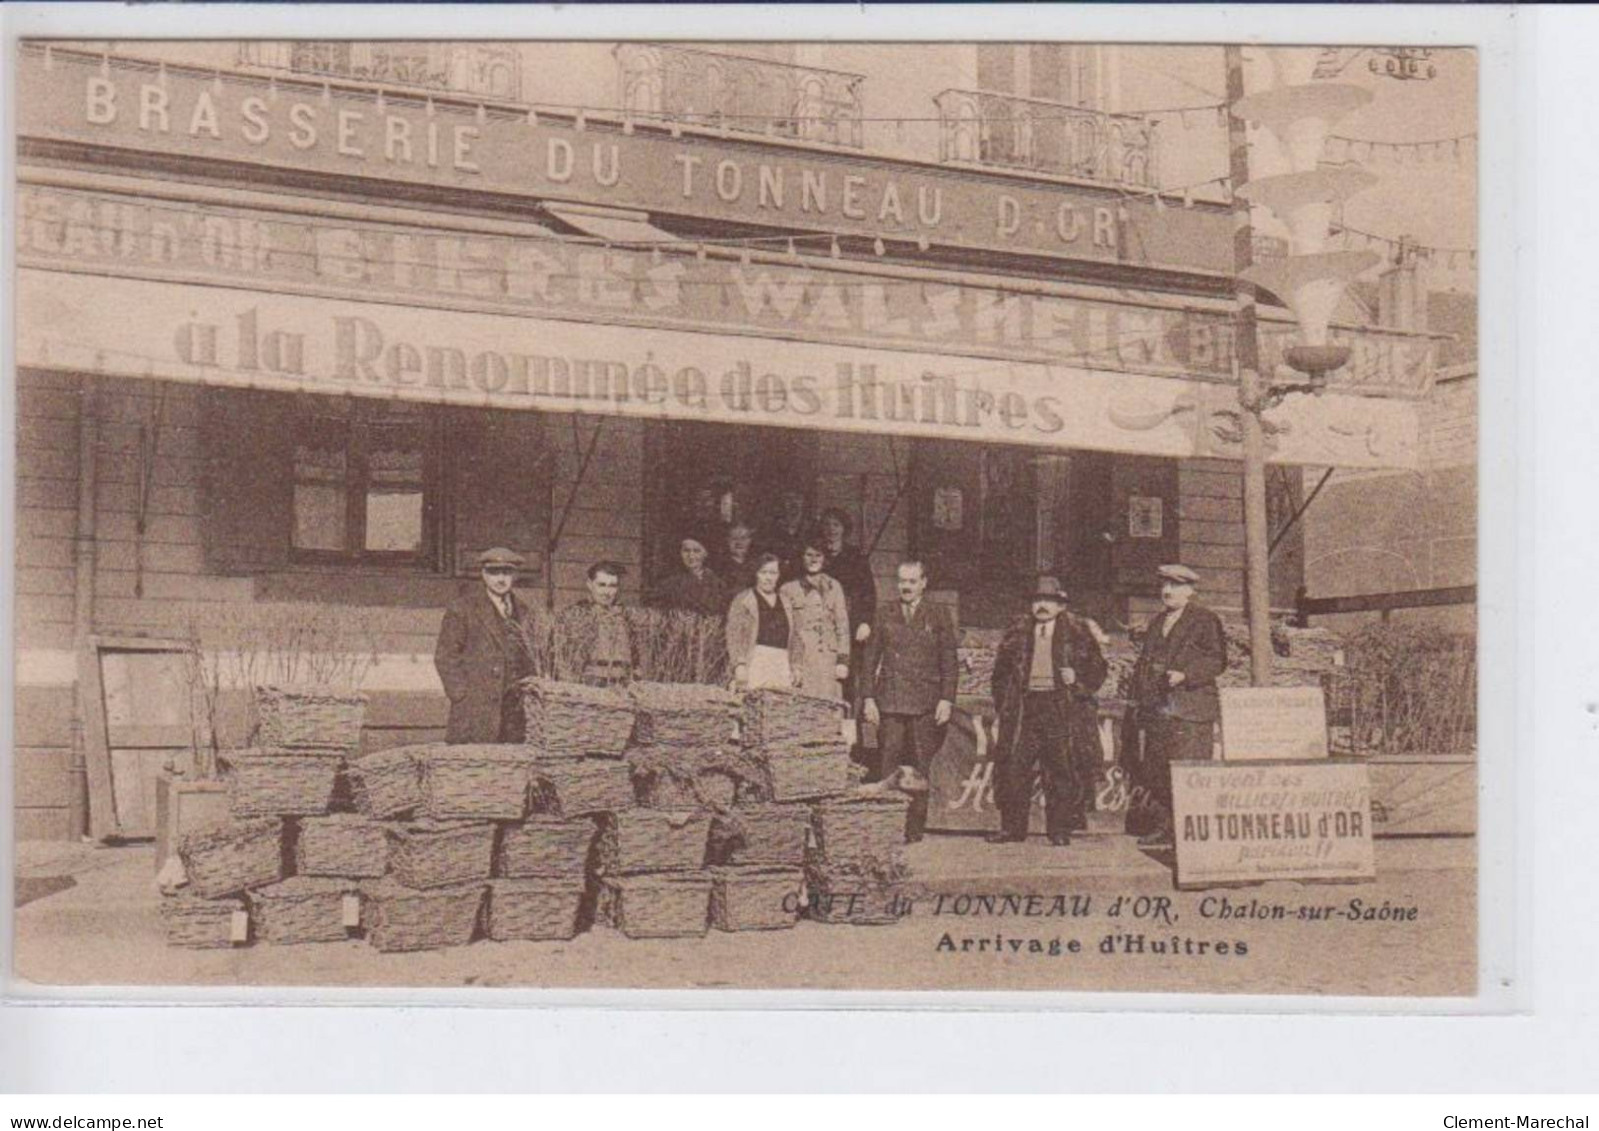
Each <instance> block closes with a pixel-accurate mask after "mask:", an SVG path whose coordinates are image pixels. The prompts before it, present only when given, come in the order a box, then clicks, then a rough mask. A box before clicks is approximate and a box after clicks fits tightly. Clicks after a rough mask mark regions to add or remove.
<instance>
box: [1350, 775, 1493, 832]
mask: <svg viewBox="0 0 1599 1131" xmlns="http://www.w3.org/2000/svg"><path fill="white" fill-rule="evenodd" d="M1370 767H1371V800H1372V806H1371V807H1372V823H1373V825H1374V827H1375V832H1376V834H1377V835H1378V836H1450V835H1454V836H1465V835H1471V834H1474V833H1475V832H1476V831H1477V761H1476V759H1475V758H1469V757H1454V758H1416V759H1384V758H1374V759H1372V761H1371V762H1370Z"/></svg>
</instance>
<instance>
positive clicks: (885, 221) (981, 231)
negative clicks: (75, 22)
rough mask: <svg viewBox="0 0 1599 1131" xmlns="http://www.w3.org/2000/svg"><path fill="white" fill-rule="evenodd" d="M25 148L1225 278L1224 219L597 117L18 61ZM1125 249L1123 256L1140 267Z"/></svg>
mask: <svg viewBox="0 0 1599 1131" xmlns="http://www.w3.org/2000/svg"><path fill="white" fill-rule="evenodd" d="M18 70H19V74H18V76H17V89H18V90H21V91H23V92H25V94H26V97H25V98H24V99H22V100H21V102H20V103H19V105H18V108H17V133H18V136H19V137H21V138H25V139H26V138H38V139H44V140H66V141H73V142H81V143H87V144H91V145H96V146H107V147H114V148H117V149H122V150H126V151H142V152H150V153H161V154H171V155H173V156H176V157H181V158H183V159H185V160H191V161H192V160H194V159H195V158H201V159H206V158H209V159H214V160H219V161H228V162H243V163H247V164H250V165H255V166H264V167H269V168H271V169H274V170H289V171H295V172H305V173H312V174H329V175H337V176H345V177H361V178H370V179H374V180H377V181H387V182H401V183H405V184H413V185H420V186H431V187H439V188H451V189H469V190H474V191H479V192H485V193H494V194H499V195H508V196H516V197H522V198H538V199H548V200H557V201H575V202H580V203H586V204H598V205H609V206H616V207H624V208H630V209H638V210H642V211H646V212H658V213H671V214H681V215H687V216H696V217H702V218H705V219H711V220H724V221H738V222H743V223H750V224H763V225H770V226H773V227H784V228H797V229H801V230H814V231H820V232H840V233H854V234H860V235H863V236H879V235H880V236H883V237H884V238H893V239H904V240H918V239H926V240H928V241H929V242H932V243H937V244H943V245H949V246H958V247H971V248H979V249H984V250H990V251H1014V252H1029V253H1037V252H1044V253H1048V254H1055V255H1060V256H1066V257H1070V258H1076V259H1085V260H1093V261H1100V262H1107V263H1117V262H1122V261H1124V260H1125V261H1129V262H1131V261H1135V260H1136V263H1137V265H1138V266H1141V267H1150V268H1168V269H1174V270H1185V271H1195V272H1206V273H1211V274H1222V273H1226V272H1229V271H1230V270H1231V254H1232V252H1231V248H1232V242H1231V234H1232V225H1233V220H1232V216H1231V213H1230V212H1228V211H1226V210H1224V209H1223V208H1221V207H1218V206H1215V205H1201V206H1197V207H1194V208H1159V207H1157V206H1156V204H1155V202H1154V201H1153V200H1152V199H1149V198H1146V197H1139V196H1133V197H1126V196H1125V195H1124V194H1122V193H1120V192H1118V191H1117V190H1115V189H1114V188H1110V187H1105V188H1095V187H1086V186H1077V185H1071V184H1044V183H1041V182H1039V181H1037V180H1036V179H1032V180H1027V179H1020V178H1014V177H1007V176H1003V175H998V174H992V173H983V172H976V171H973V170H969V169H949V168H943V167H939V166H936V165H921V164H915V163H910V162H903V161H899V162H896V161H889V160H884V159H881V158H873V157H868V156H865V155H862V154H857V153H843V152H837V151H832V150H821V149H812V148H805V147H799V146H792V147H789V146H780V145H774V144H771V143H769V142H767V143H763V142H756V141H741V140H737V139H727V138H713V137H703V136H698V135H695V134H685V135H683V136H680V137H673V136H671V133H670V131H668V130H666V129H663V128H661V127H660V126H658V125H652V124H639V125H638V126H637V128H635V129H632V130H631V131H625V130H624V129H622V128H620V126H621V124H620V123H607V122H604V121H601V120H599V118H598V117H588V118H585V119H584V120H583V123H582V128H579V121H578V119H577V118H576V117H559V116H555V115H551V114H539V115H536V117H535V118H532V119H530V117H529V115H528V114H527V112H526V110H524V109H519V108H511V107H501V106H495V107H486V106H480V105H477V104H475V103H473V102H471V101H470V100H466V99H458V98H455V97H450V96H440V97H439V98H438V99H437V100H434V99H430V98H425V97H424V96H422V95H420V94H417V93H415V92H403V91H389V92H385V97H384V98H383V99H382V100H381V101H380V100H379V99H378V98H377V96H376V93H375V91H373V90H366V89H348V88H346V87H343V86H334V85H329V84H324V83H321V82H310V81H306V80H304V79H296V78H292V77H288V76H284V77H282V78H274V79H269V78H268V77H267V76H264V75H260V74H237V73H228V72H214V71H210V70H205V71H201V70H198V69H192V68H185V67H181V66H175V65H172V66H168V65H163V66H162V67H160V68H159V69H157V68H156V67H153V66H151V65H150V64H148V63H135V62H133V61H130V60H125V59H116V60H111V59H105V58H103V57H102V56H99V55H90V54H87V53H82V52H75V51H69V50H63V49H59V48H57V49H54V50H53V51H52V52H51V53H50V55H49V57H48V58H47V57H46V54H45V52H44V50H43V49H41V48H39V47H31V48H28V49H25V50H23V51H22V52H21V53H20V59H19V67H18ZM1131 249H1136V256H1135V255H1134V254H1133V253H1132V250H1131Z"/></svg>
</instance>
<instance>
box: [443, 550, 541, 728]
mask: <svg viewBox="0 0 1599 1131" xmlns="http://www.w3.org/2000/svg"><path fill="white" fill-rule="evenodd" d="M477 561H478V570H479V576H481V578H482V584H481V585H473V586H472V587H471V589H470V590H469V591H468V592H465V593H463V594H462V595H461V596H460V597H459V598H458V599H457V600H456V601H455V603H454V604H452V605H451V606H450V607H449V608H448V609H447V610H445V613H444V623H443V624H442V625H441V626H440V627H439V641H438V646H437V647H436V648H434V650H433V666H434V667H435V668H437V669H438V672H439V679H440V681H441V682H442V683H443V684H444V694H445V695H447V696H449V699H450V719H449V722H448V724H446V727H445V732H444V741H445V742H456V743H461V742H521V741H523V739H524V737H525V735H524V734H523V731H524V730H525V729H526V728H525V723H524V718H523V714H522V698H521V693H520V692H519V691H518V690H517V686H516V685H517V682H518V681H519V680H521V679H523V678H524V677H526V676H528V675H531V674H532V669H533V661H532V654H531V651H530V648H529V643H530V636H531V633H532V631H533V629H532V626H531V623H530V622H529V620H528V610H527V606H526V605H525V604H524V603H523V602H522V601H521V599H519V598H518V597H517V595H516V593H515V592H514V591H513V588H512V587H513V586H514V585H515V583H516V571H517V570H518V569H519V568H520V567H521V565H522V562H523V559H522V555H520V554H518V553H515V552H514V551H512V550H508V549H506V548H505V547H503V546H496V547H495V548H494V549H492V550H485V551H484V552H483V553H481V554H479V555H478V559H477Z"/></svg>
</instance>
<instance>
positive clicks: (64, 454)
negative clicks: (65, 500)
mask: <svg viewBox="0 0 1599 1131" xmlns="http://www.w3.org/2000/svg"><path fill="white" fill-rule="evenodd" d="M75 447H76V445H74V448H75ZM17 478H18V479H70V480H73V481H74V482H76V480H77V478H78V453H77V452H76V451H75V450H71V449H67V450H63V449H60V448H38V447H27V448H19V449H18V451H17Z"/></svg>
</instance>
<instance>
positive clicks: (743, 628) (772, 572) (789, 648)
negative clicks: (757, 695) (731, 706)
mask: <svg viewBox="0 0 1599 1131" xmlns="http://www.w3.org/2000/svg"><path fill="white" fill-rule="evenodd" d="M781 569H782V562H781V561H779V559H778V557H777V555H776V554H762V555H761V557H760V560H759V565H757V566H756V569H755V586H754V588H751V589H745V590H743V591H741V592H740V593H739V595H738V596H737V597H734V598H733V603H732V604H731V605H730V606H729V607H728V610H727V630H726V631H727V659H728V663H730V664H732V665H733V683H734V685H735V686H736V687H738V688H740V689H742V690H747V691H753V690H755V689H756V688H760V687H775V688H784V689H792V688H793V687H794V686H795V684H796V682H797V680H798V678H799V664H798V660H799V648H800V644H799V634H798V633H796V632H795V631H794V630H793V624H794V610H792V609H790V608H789V606H788V603H787V602H786V601H785V600H784V599H783V597H782V595H781V594H780V593H779V592H778V587H777V579H778V576H779V573H780V571H781Z"/></svg>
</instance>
